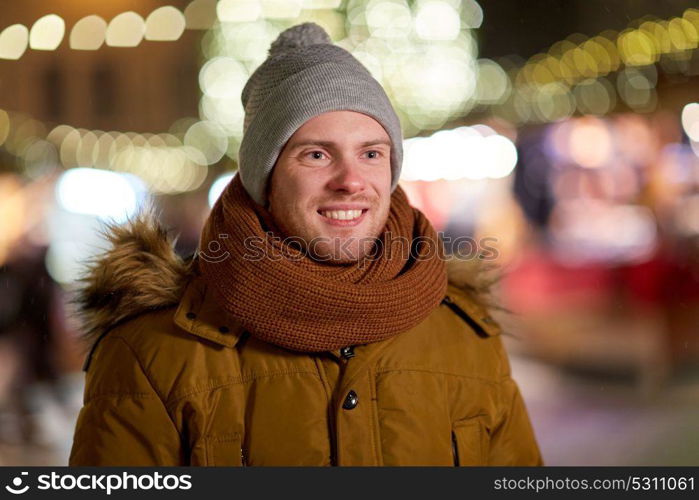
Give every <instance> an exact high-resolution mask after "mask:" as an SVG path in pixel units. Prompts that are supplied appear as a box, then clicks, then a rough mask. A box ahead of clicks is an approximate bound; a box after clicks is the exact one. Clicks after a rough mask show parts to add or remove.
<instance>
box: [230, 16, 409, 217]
mask: <svg viewBox="0 0 699 500" xmlns="http://www.w3.org/2000/svg"><path fill="white" fill-rule="evenodd" d="M242 101H243V107H244V108H245V122H244V125H243V140H242V143H241V145H240V151H239V160H238V164H239V169H240V177H241V181H242V182H243V186H244V187H245V189H246V190H247V192H248V193H249V194H250V196H251V197H252V199H253V200H255V201H256V202H257V203H258V204H260V205H263V206H264V205H265V203H266V194H265V192H266V186H267V181H268V179H269V176H270V174H271V173H272V169H273V168H274V164H275V162H276V161H277V157H278V156H279V153H280V152H281V150H282V148H283V147H284V145H285V144H286V142H287V141H288V140H289V138H290V137H291V136H292V135H293V134H294V132H296V130H297V129H298V128H299V127H300V126H301V125H303V124H304V123H305V122H306V121H308V120H309V119H311V118H313V117H314V116H317V115H320V114H322V113H325V112H328V111H339V110H349V111H357V112H360V113H364V114H366V115H369V116H371V117H372V118H374V119H375V120H376V121H377V122H379V123H380V124H381V125H382V126H383V128H384V129H386V132H387V133H388V135H389V137H390V139H391V143H392V145H391V173H392V183H391V191H393V189H395V187H396V185H397V184H398V178H399V177H400V169H401V165H402V162H403V137H402V133H401V128H400V121H399V119H398V116H397V115H396V112H395V110H394V109H393V107H392V106H391V102H390V101H389V99H388V96H387V95H386V93H385V92H384V90H383V88H382V87H381V85H380V84H379V82H377V81H376V80H375V79H374V78H373V77H372V76H371V74H370V73H369V71H368V70H367V69H366V68H365V67H364V66H363V65H362V64H361V63H360V62H359V61H358V60H357V59H356V58H355V57H354V56H353V55H352V54H350V53H349V52H348V51H346V50H345V49H343V48H341V47H338V46H336V45H333V43H332V41H331V40H330V37H329V36H328V34H327V33H326V32H325V30H323V28H321V27H320V26H319V25H317V24H315V23H303V24H299V25H297V26H293V27H291V28H289V29H287V30H285V31H283V32H282V33H281V34H280V35H279V37H278V38H277V39H276V40H275V41H274V42H273V43H272V45H271V46H270V49H269V55H268V57H267V59H266V60H265V62H264V63H262V64H261V65H260V67H258V68H257V69H256V70H255V72H254V73H253V74H252V75H251V76H250V79H249V80H248V82H247V83H246V85H245V88H243V93H242Z"/></svg>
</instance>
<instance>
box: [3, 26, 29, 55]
mask: <svg viewBox="0 0 699 500" xmlns="http://www.w3.org/2000/svg"><path fill="white" fill-rule="evenodd" d="M28 43H29V30H27V27H26V26H24V25H23V24H13V25H12V26H8V27H7V28H5V29H4V30H3V31H2V33H0V59H19V58H20V57H22V54H24V51H25V50H27V44H28Z"/></svg>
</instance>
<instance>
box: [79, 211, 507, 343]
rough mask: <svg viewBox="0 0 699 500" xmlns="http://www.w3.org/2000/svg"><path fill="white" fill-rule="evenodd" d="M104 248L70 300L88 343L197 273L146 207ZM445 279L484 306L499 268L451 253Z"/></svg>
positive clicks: (112, 232)
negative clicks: (175, 248)
mask: <svg viewBox="0 0 699 500" xmlns="http://www.w3.org/2000/svg"><path fill="white" fill-rule="evenodd" d="M103 234H104V236H105V238H106V239H107V241H108V244H109V247H108V249H107V250H106V251H105V252H104V253H102V254H100V255H98V256H96V257H94V258H93V259H91V260H90V261H88V262H87V267H86V270H85V273H84V275H83V277H82V278H81V279H80V280H79V288H78V289H77V292H76V296H75V299H74V302H75V304H76V305H77V313H78V316H79V317H80V319H81V322H82V335H81V336H82V338H83V340H84V341H85V342H86V344H87V347H89V346H90V345H92V344H93V343H94V342H95V340H96V339H97V338H98V337H99V336H100V335H101V334H102V333H104V332H105V331H106V330H108V329H110V328H111V327H113V326H114V325H116V324H118V323H121V322H123V321H125V320H127V319H130V318H133V317H136V316H138V315H140V314H142V313H145V312H148V311H154V310H158V309H162V308H166V307H171V306H174V305H176V304H177V303H178V302H179V301H180V298H181V297H182V294H183V292H184V289H185V287H186V285H187V283H188V282H189V281H190V279H191V278H192V277H193V276H194V274H195V266H194V265H193V264H194V261H193V260H192V259H191V258H189V259H186V260H185V259H183V258H182V257H180V256H179V255H177V253H176V252H175V250H174V246H175V242H176V240H177V238H176V237H175V236H174V235H173V234H171V232H170V231H168V229H166V228H165V227H164V226H163V224H162V223H161V221H160V217H159V215H158V213H157V211H156V210H155V209H154V208H153V207H152V206H149V207H148V208H146V209H144V210H142V211H141V212H140V213H139V214H138V215H136V216H135V217H133V218H132V219H130V220H129V221H127V222H126V223H125V224H121V225H119V224H107V225H106V226H105V229H104V230H103ZM447 273H448V277H449V282H450V283H451V284H453V285H455V286H457V287H458V288H459V289H461V290H462V291H464V292H465V293H466V294H467V295H468V296H469V297H471V299H472V300H474V301H475V302H478V303H479V304H481V305H482V306H485V307H488V308H498V309H499V307H498V306H497V305H496V304H495V303H494V302H493V300H492V298H491V295H490V291H491V286H492V285H493V284H494V283H495V282H496V281H497V279H498V277H497V268H496V266H495V265H493V264H489V263H485V262H483V261H482V260H479V259H457V258H450V259H449V260H448V261H447Z"/></svg>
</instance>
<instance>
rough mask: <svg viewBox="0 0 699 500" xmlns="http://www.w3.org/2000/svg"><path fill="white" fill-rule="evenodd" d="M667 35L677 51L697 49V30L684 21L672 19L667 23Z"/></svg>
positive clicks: (698, 38) (698, 37)
mask: <svg viewBox="0 0 699 500" xmlns="http://www.w3.org/2000/svg"><path fill="white" fill-rule="evenodd" d="M668 34H669V35H670V40H671V41H672V45H673V47H674V48H676V49H677V50H689V49H695V48H696V47H697V41H699V35H697V29H696V28H695V27H694V25H692V23H690V22H689V21H687V20H686V19H682V18H675V19H672V20H671V21H670V22H669V23H668Z"/></svg>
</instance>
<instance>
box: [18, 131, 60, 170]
mask: <svg viewBox="0 0 699 500" xmlns="http://www.w3.org/2000/svg"><path fill="white" fill-rule="evenodd" d="M23 156H24V168H25V172H26V174H27V175H28V176H29V177H31V178H33V179H36V178H38V177H41V176H42V175H45V174H47V173H48V172H50V171H52V170H53V169H54V168H55V166H56V164H57V161H58V153H57V151H56V146H54V145H53V144H51V143H50V142H48V141H45V140H43V139H38V140H36V141H34V142H32V143H31V145H30V146H29V147H28V148H27V149H26V150H25V151H24V155H23Z"/></svg>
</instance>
